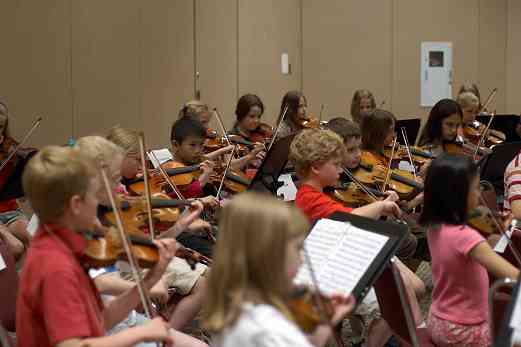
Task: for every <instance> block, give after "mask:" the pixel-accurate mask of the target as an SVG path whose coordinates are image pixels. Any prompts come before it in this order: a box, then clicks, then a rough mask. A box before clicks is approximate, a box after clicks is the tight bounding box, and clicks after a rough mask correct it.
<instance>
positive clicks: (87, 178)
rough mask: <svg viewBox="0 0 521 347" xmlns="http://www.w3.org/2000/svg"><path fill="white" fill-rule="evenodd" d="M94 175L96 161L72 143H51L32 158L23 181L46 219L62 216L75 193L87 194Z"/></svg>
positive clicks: (39, 212) (28, 193) (36, 210)
mask: <svg viewBox="0 0 521 347" xmlns="http://www.w3.org/2000/svg"><path fill="white" fill-rule="evenodd" d="M94 177H96V170H95V163H94V161H92V160H90V159H89V158H88V157H86V156H84V155H82V154H80V153H78V152H76V151H74V150H73V149H71V148H69V147H58V146H48V147H44V148H43V149H42V150H41V151H39V152H38V153H37V154H36V155H35V156H34V157H32V158H31V159H30V160H29V162H28V163H27V166H26V167H25V170H24V173H23V176H22V182H23V188H24V191H25V194H26V195H27V197H28V199H29V200H30V202H31V206H32V208H33V210H34V212H35V213H36V214H37V215H38V218H40V220H41V221H42V222H44V223H46V222H52V221H54V220H55V219H57V218H59V217H60V216H62V215H63V213H64V212H65V210H66V209H67V207H68V205H69V203H70V199H71V198H72V197H73V196H74V195H79V196H81V197H82V198H83V197H85V194H86V193H87V190H88V189H89V186H90V184H91V179H92V178H94Z"/></svg>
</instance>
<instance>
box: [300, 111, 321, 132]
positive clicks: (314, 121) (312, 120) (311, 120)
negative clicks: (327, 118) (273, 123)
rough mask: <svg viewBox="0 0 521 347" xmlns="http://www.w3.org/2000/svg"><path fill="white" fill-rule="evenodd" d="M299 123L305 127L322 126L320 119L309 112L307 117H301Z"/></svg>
mask: <svg viewBox="0 0 521 347" xmlns="http://www.w3.org/2000/svg"><path fill="white" fill-rule="evenodd" d="M297 124H298V125H299V126H300V127H301V128H304V129H318V128H319V127H320V120H319V119H318V118H316V117H314V116H313V115H311V114H309V115H307V118H304V119H299V121H298V122H297Z"/></svg>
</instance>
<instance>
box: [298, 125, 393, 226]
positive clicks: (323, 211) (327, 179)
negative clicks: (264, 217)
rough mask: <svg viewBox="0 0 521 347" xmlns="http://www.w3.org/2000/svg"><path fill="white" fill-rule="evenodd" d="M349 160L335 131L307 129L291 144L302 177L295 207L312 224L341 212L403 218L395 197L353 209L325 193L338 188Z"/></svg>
mask: <svg viewBox="0 0 521 347" xmlns="http://www.w3.org/2000/svg"><path fill="white" fill-rule="evenodd" d="M345 157H346V156H345V148H344V143H343V141H342V139H341V138H340V136H338V135H337V134H335V133H334V132H332V131H331V130H319V129H313V130H305V131H302V132H301V133H299V134H298V135H297V136H296V137H295V139H294V140H293V142H292V143H291V147H290V160H291V161H292V162H293V163H294V165H295V169H296V171H297V175H299V177H300V178H301V181H300V186H299V189H298V191H297V196H296V199H295V204H296V206H297V207H298V208H300V209H301V210H302V211H303V212H304V214H306V216H307V217H308V218H309V219H310V221H312V222H313V221H315V220H317V219H320V218H326V217H328V216H329V215H331V214H332V213H334V212H337V211H344V212H350V213H353V214H357V215H360V216H364V217H369V218H379V217H380V216H382V215H395V216H398V215H400V208H399V207H398V205H396V203H395V202H394V201H393V200H394V199H395V197H394V196H390V197H388V198H387V199H386V200H384V201H377V202H373V203H371V204H369V205H366V206H363V207H359V208H356V209H351V208H348V207H344V206H343V205H342V204H341V203H338V202H336V201H334V200H333V199H331V198H330V197H329V196H327V195H326V194H325V193H324V192H323V190H324V188H325V187H329V186H334V185H335V184H336V183H337V182H338V179H339V178H340V173H341V172H342V168H343V164H344V160H345Z"/></svg>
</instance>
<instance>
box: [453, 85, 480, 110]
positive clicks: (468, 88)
mask: <svg viewBox="0 0 521 347" xmlns="http://www.w3.org/2000/svg"><path fill="white" fill-rule="evenodd" d="M465 92H469V93H472V94H474V95H475V96H476V97H477V98H478V108H479V109H480V110H481V107H482V106H483V105H481V94H480V92H479V89H478V86H477V84H476V83H470V82H465V83H463V84H462V85H461V87H460V89H459V91H458V96H459V95H460V94H462V93H465Z"/></svg>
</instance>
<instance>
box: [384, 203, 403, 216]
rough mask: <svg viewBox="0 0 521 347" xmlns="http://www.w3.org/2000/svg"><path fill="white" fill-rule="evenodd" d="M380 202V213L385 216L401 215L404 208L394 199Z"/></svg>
mask: <svg viewBox="0 0 521 347" xmlns="http://www.w3.org/2000/svg"><path fill="white" fill-rule="evenodd" d="M378 203H380V206H381V207H380V214H381V215H383V216H391V217H400V216H401V215H402V210H400V207H398V205H397V204H396V203H395V202H394V201H387V200H384V201H379V202H378Z"/></svg>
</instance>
